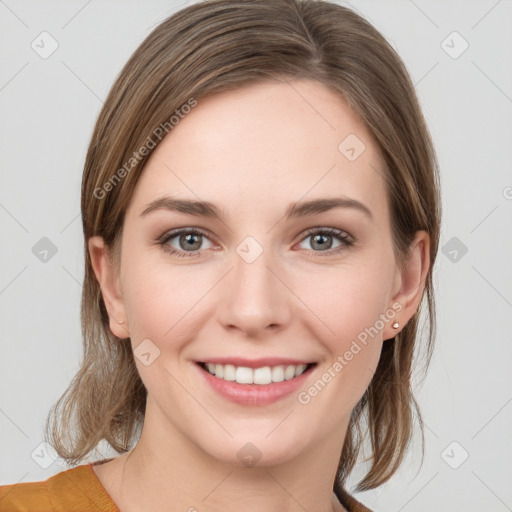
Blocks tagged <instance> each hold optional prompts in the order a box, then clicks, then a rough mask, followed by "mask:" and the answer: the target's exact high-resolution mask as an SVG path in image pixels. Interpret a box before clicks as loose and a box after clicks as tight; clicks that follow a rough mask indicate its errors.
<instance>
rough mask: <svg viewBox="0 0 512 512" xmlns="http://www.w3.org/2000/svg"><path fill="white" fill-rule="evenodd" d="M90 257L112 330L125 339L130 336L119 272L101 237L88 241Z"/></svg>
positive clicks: (94, 237)
mask: <svg viewBox="0 0 512 512" xmlns="http://www.w3.org/2000/svg"><path fill="white" fill-rule="evenodd" d="M88 249H89V255H90V258H91V264H92V268H93V270H94V274H95V275H96V279H97V280H98V283H99V285H100V287H101V293H102V296H103V301H104V302H105V307H106V308H107V311H108V315H109V318H110V325H109V326H110V330H111V331H112V334H114V336H117V337H118V338H121V339H124V338H127V337H129V336H130V334H129V332H128V329H127V326H126V311H125V307H124V302H123V297H122V294H121V290H120V286H119V279H118V272H117V271H116V270H117V269H116V268H115V265H114V262H113V261H112V258H111V254H110V251H109V248H108V247H107V246H106V245H105V242H104V240H103V238H102V237H100V236H93V237H91V238H90V239H89V241H88Z"/></svg>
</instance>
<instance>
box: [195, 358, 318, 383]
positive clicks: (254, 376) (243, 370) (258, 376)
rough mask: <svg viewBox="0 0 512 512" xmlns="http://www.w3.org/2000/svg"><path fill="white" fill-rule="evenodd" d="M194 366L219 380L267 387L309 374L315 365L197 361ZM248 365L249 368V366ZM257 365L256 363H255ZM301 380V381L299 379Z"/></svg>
mask: <svg viewBox="0 0 512 512" xmlns="http://www.w3.org/2000/svg"><path fill="white" fill-rule="evenodd" d="M196 364H197V365H198V366H199V367H200V368H201V369H202V370H203V371H205V372H207V373H208V374H210V375H212V376H213V377H216V378H217V379H219V380H223V381H226V382H233V383H237V384H242V385H244V384H245V385H251V384H252V385H257V386H268V385H269V384H276V383H279V382H284V381H290V380H293V379H297V378H299V377H301V376H302V375H304V374H306V373H309V372H311V371H312V369H313V368H314V367H315V366H316V365H317V363H316V362H315V363H299V364H273V365H272V364H267V365H261V366H256V365H255V363H245V364H247V366H244V365H243V364H240V365H235V364H231V363H229V364H221V363H214V362H201V361H197V362H196ZM249 364H250V366H249ZM256 364H257V363H256ZM301 380H302V379H301Z"/></svg>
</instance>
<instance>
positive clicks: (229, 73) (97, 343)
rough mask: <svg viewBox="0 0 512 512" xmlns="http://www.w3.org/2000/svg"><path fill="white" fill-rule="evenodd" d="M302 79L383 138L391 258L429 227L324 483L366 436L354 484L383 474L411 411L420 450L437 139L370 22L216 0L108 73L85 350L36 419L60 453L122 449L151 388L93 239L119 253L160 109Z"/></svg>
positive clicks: (93, 201) (87, 173)
mask: <svg viewBox="0 0 512 512" xmlns="http://www.w3.org/2000/svg"><path fill="white" fill-rule="evenodd" d="M299 79H309V80H314V81H316V82H319V83H321V84H323V85H324V86H326V87H328V88H329V89H330V90H332V91H335V92H336V93H337V94H338V95H339V97H340V99H341V100H344V101H345V102H346V104H348V106H349V108H352V109H354V111H355V112H356V113H357V115H358V116H359V118H360V119H361V120H362V121H363V122H364V124H365V125H366V127H367V129H368V131H369V133H370V134H371V136H372V138H373V141H374V143H375V144H376V145H377V147H378V148H379V150H380V152H381V155H382V157H383V159H384V162H385V167H386V168H385V176H384V177H385V180H386V186H387V196H388V200H389V203H390V209H391V222H392V239H393V247H394V251H395V255H396V259H397V262H398V264H399V265H402V264H403V263H404V262H405V261H406V259H407V254H408V249H409V248H410V244H411V242H412V241H413V239H414V236H415V233H416V232H417V231H418V230H425V231H426V232H427V233H428V234H429V237H430V266H429V269H428V272H427V275H426V278H425V283H424V285H425V287H424V290H423V295H422V300H421V304H420V306H419V307H418V310H417V311H416V312H415V314H414V315H413V317H412V318H411V319H410V320H409V321H408V322H407V324H406V325H405V326H404V327H403V329H402V330H401V331H400V332H399V333H398V334H397V335H396V336H395V337H394V338H392V339H390V340H388V341H387V342H386V343H384V344H383V348H382V352H381V356H380V360H379V363H378V366H377V369H376V371H375V374H374V376H373V378H372V380H371V383H370V384H369V386H368V388H367V389H366V391H365V393H364V394H363V396H362V397H361V399H360V400H359V402H358V403H357V405H356V406H355V407H354V409H353V411H352V413H351V417H350V422H349V427H348V430H347V434H346V438H345V441H344V445H343V449H342V453H341V456H340V461H339V466H338V470H337V474H336V479H335V482H334V489H333V490H334V492H335V493H336V494H337V495H338V496H339V495H340V492H342V489H343V486H344V485H345V483H346V479H347V477H348V475H349V474H350V472H351V471H352V469H353V468H354V466H355V464H356V462H357V458H358V454H359V452H360V449H361V448H362V447H364V445H363V442H364V441H365V440H366V441H368V439H369V443H370V446H371V457H370V458H368V459H367V461H370V463H371V464H370V465H369V469H368V472H367V473H366V475H365V476H364V478H363V479H362V480H361V481H360V482H359V483H358V485H357V487H356V488H355V490H356V491H361V490H367V489H372V488H376V487H378V486H380V485H382V484H383V483H384V482H386V481H387V480H388V479H389V478H390V477H391V476H392V475H393V474H394V473H395V472H396V470H397V469H398V467H399V465H400V464H401V462H402V460H403V458H404V455H405V453H406V452H407V449H408V447H409V444H410V441H411V439H412V436H413V425H414V414H416V415H417V417H418V420H419V425H420V427H421V435H422V454H423V451H424V432H423V421H422V419H421V413H420V410H419V407H418V404H417V402H416V400H415V398H414V396H413V391H412V368H413V365H412V361H413V353H414V348H415V341H416V338H417V337H419V335H420V331H421V329H420V327H421V325H420V324H421V322H420V321H419V320H420V314H421V313H422V312H423V308H424V303H425V301H426V303H427V304H426V305H427V311H426V313H427V316H428V323H427V324H428V325H427V327H428V333H427V336H426V342H425V345H424V349H425V354H424V357H423V361H424V364H425V366H424V370H425V374H426V371H427V368H428V366H429V363H430V359H431V355H432V350H433V344H434V338H435V328H436V326H435V302H434V293H433V280H432V272H433V267H434V262H435V258H436V253H437V249H438V243H439V231H440V222H441V205H440V185H439V177H438V164H437V159H436V155H435V150H434V147H433V144H432V140H431V137H430V134H429V131H428V129H427V126H426V123H425V120H424V117H423V115H422V112H421V108H420V106H419V102H418V99H417V96H416V93H415V90H414V86H413V84H412V81H411V79H410V77H409V74H408V72H407V70H406V68H405V65H404V64H403V62H402V60H401V59H400V57H399V56H398V54H397V53H396V52H395V50H394V49H393V48H392V47H391V45H390V44H389V43H388V42H387V41H386V40H385V39H384V37H383V36H382V35H381V34H380V33H379V32H378V31H377V30H376V29H375V28H374V27H373V26H372V25H371V24H370V23H369V22H368V21H366V20H365V19H364V18H363V17H362V16H360V15H359V14H357V13H355V12H354V11H353V10H351V9H349V8H346V7H342V6H340V5H337V4H335V3H331V2H328V1H322V0H283V1H279V2H276V1H275V0H245V1H244V0H212V1H207V2H201V3H197V4H194V5H191V6H189V7H187V8H185V9H183V10H181V11H179V12H177V13H175V14H173V15H172V16H170V17H169V18H167V19H165V20H164V21H163V22H162V23H161V24H160V25H158V26H157V27H156V28H155V29H154V30H153V31H152V32H151V33H150V34H149V35H148V36H147V37H146V39H145V40H144V41H143V42H142V44H141V45H140V46H139V47H138V48H137V49H136V51H135V52H134V53H133V55H132V56H131V57H130V59H129V60H128V62H127V63H126V64H125V66H124V67H123V69H122V70H121V72H120V74H119V75H118V77H117V79H116V80H115V82H114V84H113V86H112V88H111V90H110V92H109V94H108V97H107V99H106V101H105V103H104V105H103V108H102V110H101V112H100V114H99V117H98V119H97V122H96V125H95V128H94V131H93V134H92V138H91V141H90V145H89V148H88V151H87V156H86V160H85V166H84V172H83V179H82V191H81V193H82V196H81V210H82V222H83V231H84V254H85V275H84V282H83V289H82V303H81V323H82V336H83V358H82V361H81V365H80V368H79V370H78V372H77V374H76V375H75V377H74V378H73V380H72V381H71V383H70V385H69V387H68V388H67V389H66V391H65V392H64V394H63V395H62V396H61V397H60V399H59V400H58V401H57V402H56V403H55V405H54V406H53V407H52V409H51V410H50V413H49V415H48V418H47V422H46V427H45V435H46V438H47V439H49V440H50V444H52V446H53V447H54V448H55V450H56V451H57V453H58V454H59V456H60V457H61V458H63V459H65V460H66V461H67V462H68V464H77V463H79V462H80V461H81V460H83V458H84V457H85V456H86V455H88V454H89V453H90V452H91V451H92V450H93V449H94V448H95V447H97V445H98V443H99V442H100V441H102V440H104V441H106V442H108V443H109V445H110V446H111V447H112V448H114V449H115V450H116V451H117V452H119V453H123V452H126V451H128V450H129V449H131V448H130V446H131V445H132V443H133V442H134V437H135V434H136V431H137V429H138V428H139V427H140V426H141V424H142V423H143V420H144V414H145V406H146V397H147V391H146V388H145V386H144V384H143V382H142V380H141V379H140V376H139V374H138V371H137V368H136V365H135V361H134V357H133V354H132V349H131V344H130V339H129V338H125V339H121V338H118V337H116V336H114V335H113V334H112V332H111V331H110V329H109V316H108V313H107V310H106V308H105V304H104V301H103V297H102V293H101V288H100V285H99V283H98V281H97V279H96V277H95V275H94V272H93V268H92V265H91V258H90V255H89V251H88V240H89V239H90V237H92V236H95V235H99V236H101V237H103V239H104V241H105V244H106V246H107V247H108V248H109V249H111V252H112V255H113V261H114V262H116V261H117V262H119V251H120V249H119V246H120V243H119V242H120V240H121V236H122V230H123V222H124V215H125V211H126V209H127V206H128V204H129V201H130V198H131V196H132V194H133V191H134V188H135V186H136V184H137V182H138V180H139V178H140V176H141V173H142V171H143V169H144V164H145V162H146V160H147V158H148V157H149V155H150V154H151V152H152V151H153V150H154V147H156V146H157V145H158V143H159V142H160V141H161V140H162V139H163V137H158V136H156V135H155V134H156V133H160V132H158V130H159V127H162V126H164V127H165V131H166V133H167V132H169V133H170V130H171V129H172V126H171V127H169V125H170V123H169V120H170V118H171V116H173V115H174V114H177V113H179V112H181V111H182V110H183V111H186V110H185V109H184V107H183V106H184V105H187V104H189V105H190V104H192V101H197V102H199V103H200V101H201V99H204V98H206V97H208V96H211V95H214V94H216V93H220V92H224V91H231V90H234V89H239V88H241V87H243V86H248V85H251V84H256V83H263V82H272V81H275V80H281V81H283V80H285V81H289V80H299ZM191 100H192V101H191ZM180 109H182V110H180ZM180 117H181V116H180ZM160 131H162V130H161V128H160ZM155 139H156V140H155ZM149 141H151V142H152V146H150V145H149V144H148V142H149ZM143 147H146V148H147V151H146V152H144V151H143V150H141V148H143ZM127 165H128V167H127ZM115 170H118V171H117V173H114V171H115ZM123 170H124V172H123ZM116 176H117V178H115V177H116ZM121 178H122V183H120V181H121ZM116 180H117V182H116ZM363 422H364V424H365V428H364V429H363V426H362V425H363ZM71 426H73V427H74V428H71ZM366 436H368V438H367V437H366Z"/></svg>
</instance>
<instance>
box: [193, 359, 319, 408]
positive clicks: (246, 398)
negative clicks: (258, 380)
mask: <svg viewBox="0 0 512 512" xmlns="http://www.w3.org/2000/svg"><path fill="white" fill-rule="evenodd" d="M195 366H196V367H197V368H198V370H199V372H200V373H201V375H202V376H203V378H204V379H205V380H206V382H207V383H208V384H209V385H210V386H211V387H212V389H213V390H214V391H216V392H217V393H218V394H219V395H221V396H222V397H224V398H227V399H228V400H230V401H231V402H234V403H236V404H239V405H256V406H260V405H267V404H271V403H274V402H277V401H278V400H280V399H281V398H284V397H286V396H288V395H290V394H292V393H293V392H294V391H297V390H298V389H299V388H300V387H301V386H303V385H304V383H305V382H306V380H307V379H308V377H309V375H310V374H311V373H312V371H313V370H314V368H315V367H316V365H314V366H312V367H310V368H308V369H307V370H306V371H305V372H304V373H303V374H302V375H300V376H299V377H294V378H293V379H290V380H283V381H282V382H272V383H270V384H264V385H260V384H239V383H238V382H236V381H227V380H224V379H219V378H218V377H215V376H214V375H212V374H211V373H209V372H208V371H207V370H205V369H204V368H202V367H201V366H200V365H199V364H197V363H196V364H195Z"/></svg>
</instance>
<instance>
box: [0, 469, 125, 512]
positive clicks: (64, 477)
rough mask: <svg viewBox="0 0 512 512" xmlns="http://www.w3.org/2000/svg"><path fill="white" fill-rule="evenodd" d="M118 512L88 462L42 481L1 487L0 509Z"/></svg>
mask: <svg viewBox="0 0 512 512" xmlns="http://www.w3.org/2000/svg"><path fill="white" fill-rule="evenodd" d="M70 510H73V511H74V512H86V511H90V510H97V511H101V512H119V509H118V508H117V507H116V506H115V504H114V503H113V502H112V500H111V499H110V497H109V495H108V494H107V492H106V490H105V489H104V488H103V487H102V485H101V483H100V481H99V480H98V479H97V477H96V476H95V474H94V471H93V470H92V468H91V466H90V465H89V464H83V465H81V466H77V467H75V468H71V469H67V470H65V471H61V472H60V473H57V474H56V475H53V476H51V477H50V478H48V479H47V480H44V481H41V482H24V483H17V484H11V485H3V486H0V512H36V511H37V512H64V511H66V512H69V511H70Z"/></svg>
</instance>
